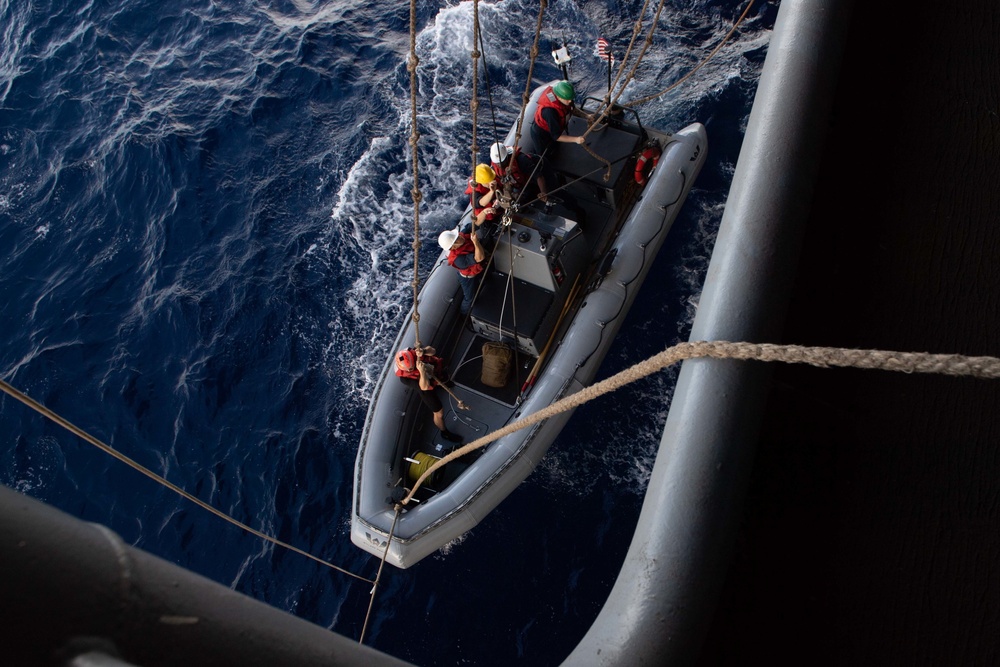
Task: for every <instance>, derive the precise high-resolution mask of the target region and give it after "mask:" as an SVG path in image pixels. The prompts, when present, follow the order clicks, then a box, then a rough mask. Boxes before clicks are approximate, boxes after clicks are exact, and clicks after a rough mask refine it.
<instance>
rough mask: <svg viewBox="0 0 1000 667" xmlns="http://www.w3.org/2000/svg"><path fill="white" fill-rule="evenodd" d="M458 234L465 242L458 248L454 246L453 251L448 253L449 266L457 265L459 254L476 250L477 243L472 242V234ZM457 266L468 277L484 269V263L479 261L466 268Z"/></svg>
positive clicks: (466, 253)
mask: <svg viewBox="0 0 1000 667" xmlns="http://www.w3.org/2000/svg"><path fill="white" fill-rule="evenodd" d="M458 236H459V238H461V239H462V240H463V241H464V243H462V245H460V246H458V247H457V248H452V250H451V252H449V253H448V265H449V266H455V259H457V258H458V256H459V255H468V254H469V253H475V252H476V244H474V243H473V242H472V237H471V236H470V235H468V234H466V233H464V232H460V233H459V235H458ZM455 268H456V269H458V272H459V273H460V274H462V275H463V276H465V277H466V278H471V277H472V276H476V275H479V274H480V273H482V271H483V265H482V264H480V263H479V262H476V263H475V264H472V265H471V266H468V267H466V268H464V269H459V268H458V267H457V266H455Z"/></svg>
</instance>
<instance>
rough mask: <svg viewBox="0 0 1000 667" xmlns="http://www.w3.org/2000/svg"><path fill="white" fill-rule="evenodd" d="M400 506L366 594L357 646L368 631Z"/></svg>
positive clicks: (362, 642)
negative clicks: (369, 590)
mask: <svg viewBox="0 0 1000 667" xmlns="http://www.w3.org/2000/svg"><path fill="white" fill-rule="evenodd" d="M402 509H403V508H402V506H400V505H396V507H395V510H396V515H395V516H394V517H392V527H391V528H390V529H389V539H387V540H386V541H385V551H383V552H382V562H380V563H379V564H378V574H376V575H375V581H373V582H372V590H371V592H369V593H368V611H367V612H365V623H364V625H362V626H361V636H360V637H359V638H358V643H359V644H364V643H365V633H366V632H367V631H368V619H369V618H371V615H372V607H373V606H374V605H375V591H376V590H378V582H379V580H381V579H382V569H383V568H384V567H385V561H386V559H387V558H388V557H389V545H391V544H392V536H393V534H394V533H395V532H396V522H397V521H399V513H400V511H401V510H402Z"/></svg>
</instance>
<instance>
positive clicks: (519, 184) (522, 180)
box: [490, 141, 548, 204]
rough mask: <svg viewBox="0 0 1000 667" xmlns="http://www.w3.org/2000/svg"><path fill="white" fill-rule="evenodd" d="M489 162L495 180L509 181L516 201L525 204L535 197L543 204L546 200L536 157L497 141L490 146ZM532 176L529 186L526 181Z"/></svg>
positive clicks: (546, 193)
mask: <svg viewBox="0 0 1000 667" xmlns="http://www.w3.org/2000/svg"><path fill="white" fill-rule="evenodd" d="M490 160H491V164H490V168H491V169H492V170H493V173H494V174H496V177H497V180H499V181H500V182H501V183H505V182H507V181H508V180H509V181H510V183H511V185H512V186H513V188H514V196H515V197H517V198H518V201H520V202H523V203H525V204H527V203H529V202H530V201H532V200H533V199H534V198H535V197H536V196H537V197H538V199H541V200H542V201H543V202H544V201H546V200H547V199H548V190H546V187H545V177H544V176H543V175H542V171H541V170H540V169H539V168H538V161H539V158H538V156H537V155H531V154H529V153H524V152H522V151H521V149H520V147H518V148H512V147H510V146H505V145H503V144H502V143H500V142H499V141H497V142H495V143H494V144H493V145H492V146H490ZM532 174H535V180H534V181H533V182H532V183H531V185H530V186H529V184H528V179H530V178H531V175H532ZM518 195H520V196H519V197H518Z"/></svg>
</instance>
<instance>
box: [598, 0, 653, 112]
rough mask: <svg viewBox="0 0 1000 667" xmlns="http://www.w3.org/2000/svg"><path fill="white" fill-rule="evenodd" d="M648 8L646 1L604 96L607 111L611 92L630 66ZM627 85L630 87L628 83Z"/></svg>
mask: <svg viewBox="0 0 1000 667" xmlns="http://www.w3.org/2000/svg"><path fill="white" fill-rule="evenodd" d="M647 7H649V0H645V2H643V3H642V9H641V10H640V11H639V18H637V19H636V20H635V24H633V26H632V39H630V40H629V42H628V48H627V49H625V55H623V56H622V60H621V63H620V64H619V65H618V71H617V72H616V73H615V80H614V83H612V84H611V85H610V86H609V87H608V92H607V94H605V96H604V106H605V108H607V109H610V108H611V106H612V103H611V92H612V91H613V90H614V89H615V88H617V87H618V82H619V81H621V78H622V74H624V73H625V66H626V65H627V64H628V59H629V58H630V57H631V55H632V48H633V47H634V46H635V40H636V39H638V37H639V33H641V32H642V17H643V16H645V15H646V8H647ZM626 85H628V82H627V81H626ZM623 87H624V86H623Z"/></svg>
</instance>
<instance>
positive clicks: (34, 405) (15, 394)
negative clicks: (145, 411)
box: [0, 380, 372, 583]
mask: <svg viewBox="0 0 1000 667" xmlns="http://www.w3.org/2000/svg"><path fill="white" fill-rule="evenodd" d="M0 390H3V392H4V393H5V394H7V395H8V396H10V397H12V398H15V399H17V400H18V401H20V402H21V403H24V404H25V405H27V406H28V407H29V408H31V409H32V410H34V411H35V412H37V413H39V414H40V415H42V416H44V417H47V418H48V419H49V420H51V421H53V422H55V423H56V424H58V425H59V426H62V427H63V428H64V429H66V430H67V431H69V432H70V433H73V434H74V435H76V436H78V437H80V438H82V439H83V440H86V441H87V442H89V443H90V444H92V445H93V446H95V447H97V448H98V449H100V450H101V451H103V452H104V453H106V454H110V455H111V456H113V457H114V458H116V459H118V460H119V461H121V462H122V463H124V464H126V465H128V466H129V467H131V468H133V469H135V470H138V471H139V472H141V473H142V474H143V475H145V476H146V477H149V478H150V479H152V480H153V481H155V482H157V483H159V484H161V485H163V486H165V487H167V488H168V489H170V490H171V491H173V492H174V493H176V494H177V495H179V496H182V497H184V498H186V499H187V500H190V501H191V502H192V503H194V504H195V505H197V506H198V507H201V508H202V509H204V510H207V511H209V512H211V513H212V514H214V515H215V516H217V517H219V518H220V519H223V520H225V521H228V522H229V523H231V524H233V525H234V526H237V527H239V528H242V529H243V530H245V531H247V532H248V533H251V534H253V535H256V536H257V537H259V538H261V539H262V540H266V541H268V542H270V543H271V544H276V545H278V546H279V547H284V548H285V549H289V550H290V551H294V552H295V553H297V554H300V555H302V556H305V557H306V558H309V559H311V560H314V561H316V562H317V563H319V564H321V565H325V566H327V567H329V568H333V569H334V570H337V571H338V572H342V573H344V574H346V575H348V576H350V577H354V578H355V579H359V580H361V581H367V582H369V583H372V580H371V579H367V578H365V577H362V576H360V575H357V574H354V573H353V572H348V571H347V570H345V569H343V568H341V567H338V566H336V565H334V564H332V563H329V562H327V561H325V560H323V559H321V558H317V557H316V556H313V555H312V554H310V553H307V552H305V551H303V550H302V549H299V548H298V547H294V546H292V545H291V544H288V543H286V542H282V541H281V540H277V539H275V538H273V537H271V536H270V535H266V534H264V533H262V532H260V531H259V530H257V529H256V528H251V527H250V526H248V525H246V524H245V523H240V522H239V521H237V520H236V519H234V518H232V517H231V516H229V515H228V514H225V513H223V512H221V511H220V510H217V509H215V508H214V507H212V506H211V505H209V504H208V503H206V502H205V501H203V500H201V499H200V498H196V497H195V496H192V495H191V494H190V493H188V492H187V491H185V490H184V489H182V488H180V487H179V486H177V485H176V484H174V483H172V482H170V481H168V480H167V479H165V478H163V477H161V476H160V475H157V474H156V473H155V472H153V471H152V470H150V469H148V468H145V467H143V466H142V465H140V464H139V463H137V462H135V461H133V460H132V459H130V458H129V457H127V456H125V455H124V454H122V453H121V452H119V451H118V450H116V449H113V448H112V447H110V446H109V445H106V444H105V443H103V442H101V441H100V440H98V439H97V438H95V437H94V436H92V435H90V434H89V433H87V432H86V431H84V430H83V429H81V428H79V427H77V426H75V425H74V424H72V423H70V422H69V421H67V420H66V419H64V418H62V417H61V416H59V415H58V414H56V413H55V412H53V411H52V410H49V409H48V408H47V407H45V406H44V405H42V404H41V403H39V402H38V401H36V400H34V399H33V398H30V397H29V396H26V395H25V394H22V393H21V392H20V391H18V390H17V389H15V388H14V387H12V386H11V385H9V384H7V383H6V382H4V381H3V380H0Z"/></svg>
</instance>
